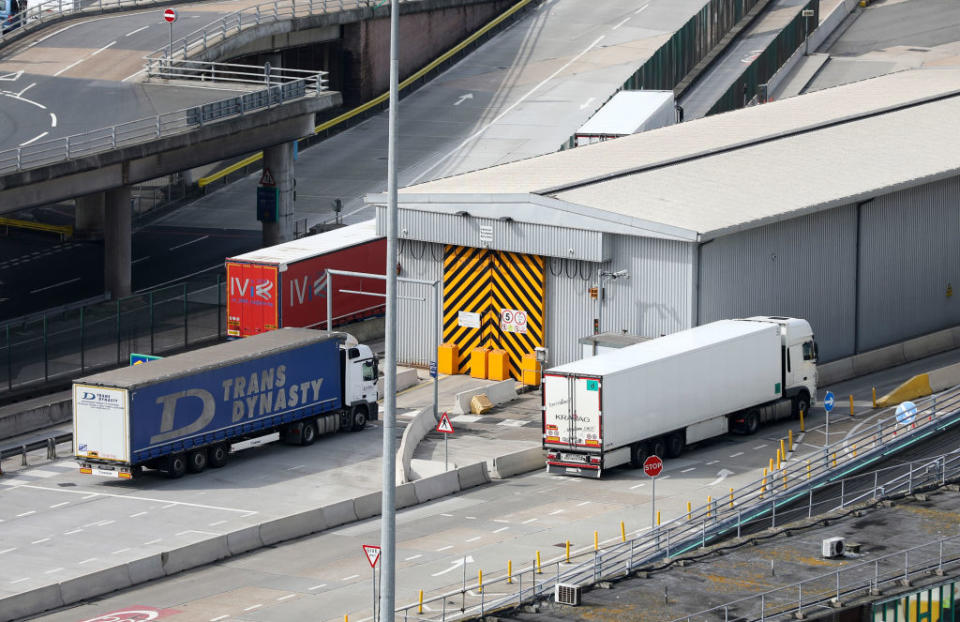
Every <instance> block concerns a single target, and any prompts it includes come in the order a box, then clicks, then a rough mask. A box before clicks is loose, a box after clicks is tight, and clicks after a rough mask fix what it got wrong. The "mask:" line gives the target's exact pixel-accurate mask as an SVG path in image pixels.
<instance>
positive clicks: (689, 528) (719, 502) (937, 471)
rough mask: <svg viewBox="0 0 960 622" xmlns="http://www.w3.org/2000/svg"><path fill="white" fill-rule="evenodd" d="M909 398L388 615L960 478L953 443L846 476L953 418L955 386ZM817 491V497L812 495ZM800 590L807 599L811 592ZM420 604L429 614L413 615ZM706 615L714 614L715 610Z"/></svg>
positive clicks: (476, 603)
mask: <svg viewBox="0 0 960 622" xmlns="http://www.w3.org/2000/svg"><path fill="white" fill-rule="evenodd" d="M917 406H918V413H917V415H916V417H915V419H914V420H913V421H911V422H909V423H907V424H902V423H899V422H897V420H896V418H895V417H894V416H893V413H892V409H891V410H890V411H889V412H890V417H889V418H887V419H885V420H882V421H879V422H878V423H877V424H876V425H874V426H871V427H870V428H868V429H864V430H861V431H859V432H857V433H855V434H854V435H852V436H851V437H849V438H847V439H844V440H843V441H840V442H838V443H834V444H833V445H829V446H827V447H825V448H824V449H823V450H822V451H817V452H814V453H813V454H810V455H808V456H805V457H803V458H802V459H796V460H791V461H789V462H787V463H784V464H782V465H781V468H780V469H778V470H776V471H775V472H774V473H772V474H771V473H766V474H765V475H764V476H762V477H760V478H759V479H757V480H754V481H753V482H750V483H749V484H747V485H745V486H743V487H741V488H740V489H739V490H731V492H730V495H729V496H728V497H727V496H725V497H724V498H722V499H716V500H711V501H710V502H709V503H708V504H707V505H704V506H701V507H699V508H696V509H691V511H690V512H684V513H682V514H681V515H680V516H677V517H675V518H673V519H671V520H669V521H667V522H666V523H664V524H663V525H659V526H657V527H655V528H653V529H650V530H649V531H646V532H644V533H642V534H641V535H638V536H637V537H634V538H632V539H624V541H622V542H619V543H616V544H614V545H612V546H606V547H600V546H597V547H585V548H582V549H580V550H578V551H574V552H571V554H570V556H569V558H568V557H566V555H561V556H559V557H557V558H554V559H551V560H547V561H545V562H543V565H542V566H541V564H540V563H539V561H533V562H531V565H530V568H529V569H527V570H522V571H520V572H515V573H510V574H504V575H502V576H498V577H496V578H494V579H492V580H484V582H483V584H482V585H481V584H480V583H479V582H477V583H472V584H467V582H466V576H464V581H463V584H462V585H461V586H460V587H458V588H456V589H452V590H448V591H446V592H444V593H442V594H438V595H432V596H430V597H429V598H428V599H426V600H422V601H418V602H415V603H411V604H409V605H404V606H401V607H398V608H397V610H396V611H397V614H402V615H403V617H404V620H407V619H411V618H412V619H415V620H431V621H433V620H451V619H453V620H457V619H464V618H472V617H476V616H483V615H487V614H490V613H492V612H493V611H494V610H498V609H504V608H511V607H514V606H518V605H521V604H523V603H524V602H526V601H528V600H531V599H538V598H541V597H543V596H544V595H548V594H549V593H551V590H552V589H553V587H554V586H555V585H556V584H557V583H573V584H578V585H588V584H592V583H597V582H599V581H601V580H605V579H610V578H618V577H623V576H626V575H628V574H630V573H631V572H633V571H634V570H637V569H639V568H645V567H650V566H651V565H652V564H655V563H656V562H658V561H660V560H663V559H666V558H672V557H675V556H678V555H683V554H686V553H690V552H693V551H696V550H698V549H700V548H704V547H706V546H707V545H709V544H712V543H714V542H717V541H719V540H720V539H722V538H728V537H732V536H738V537H740V536H742V535H743V534H744V533H748V532H749V533H752V532H755V531H761V530H763V529H767V528H770V527H776V526H777V525H778V524H779V525H783V524H785V523H788V522H791V521H795V520H798V519H801V518H805V517H808V516H813V515H814V514H822V513H824V512H829V511H833V510H837V509H843V508H847V507H849V506H850V505H851V504H854V503H861V502H864V501H867V500H875V499H881V498H885V497H890V496H894V495H898V494H906V493H910V492H913V491H915V490H917V489H919V488H923V487H926V486H932V485H940V484H942V483H944V482H946V481H949V480H952V479H954V478H958V477H960V450H957V451H955V452H953V453H950V454H945V455H944V456H940V457H938V458H935V459H929V460H922V461H917V462H914V463H910V464H907V465H898V466H896V467H890V468H887V469H883V470H878V471H875V472H871V473H869V474H866V475H862V474H861V475H854V472H856V471H860V470H862V469H863V468H865V467H866V466H868V465H869V464H871V463H873V462H876V461H878V460H880V459H882V458H883V457H884V455H885V454H889V453H890V452H891V451H895V450H896V449H898V448H899V447H900V446H901V445H907V444H913V443H916V442H917V441H919V440H922V439H923V438H926V437H927V436H930V435H932V434H936V433H938V432H939V431H940V430H941V429H943V428H946V427H948V426H950V425H953V424H955V423H958V422H960V387H958V388H954V389H951V390H949V391H945V392H943V393H941V394H939V395H934V396H931V397H929V398H926V399H924V400H918V404H917ZM817 495H819V496H821V497H823V496H826V498H821V499H817ZM958 552H960V548H958ZM901 555H902V553H901ZM544 568H547V570H544ZM831 576H832V575H831ZM507 586H509V587H507ZM491 591H492V592H493V593H492V594H491ZM808 596H810V598H813V595H812V594H810V595H808ZM451 599H455V600H459V601H460V606H459V607H456V608H455V609H453V610H452V611H448V610H447V607H448V605H447V603H448V601H449V600H451ZM808 602H809V601H807V600H802V601H801V605H802V606H806V603H808ZM422 609H426V610H427V611H428V613H427V614H426V615H425V614H424V613H421V610H422ZM714 613H715V612H714ZM681 619H684V620H685V619H686V618H681ZM691 619H692V618H691ZM710 619H716V615H714V616H713V617H712V618H710ZM758 619H759V618H758Z"/></svg>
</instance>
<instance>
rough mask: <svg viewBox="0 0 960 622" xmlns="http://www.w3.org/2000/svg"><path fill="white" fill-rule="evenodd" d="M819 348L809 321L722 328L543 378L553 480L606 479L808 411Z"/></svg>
mask: <svg viewBox="0 0 960 622" xmlns="http://www.w3.org/2000/svg"><path fill="white" fill-rule="evenodd" d="M814 396H816V344H815V342H814V338H813V333H812V331H811V330H810V325H809V324H808V323H807V322H806V321H805V320H798V319H793V318H784V317H776V316H773V317H754V318H749V319H745V320H721V321H719V322H713V323H710V324H705V325H703V326H698V327H696V328H692V329H690V330H684V331H680V332H677V333H674V334H672V335H667V336H665V337H660V338H657V339H653V340H650V341H646V342H643V343H639V344H637V345H633V346H629V347H626V348H623V349H620V350H615V351H611V352H605V353H603V354H599V355H597V356H593V357H590V358H586V359H582V360H579V361H574V362H572V363H568V364H566V365H561V366H559V367H554V368H552V369H549V370H547V371H545V372H544V375H543V447H544V449H546V450H547V471H548V472H550V473H569V474H575V475H587V476H592V477H600V475H601V473H602V472H603V471H604V470H606V469H609V468H612V467H615V466H618V465H621V464H626V463H631V464H633V465H634V466H640V465H642V464H643V461H644V460H645V459H646V458H647V456H650V455H657V456H660V457H676V456H678V455H680V453H682V452H683V450H684V448H685V447H687V446H689V445H692V444H694V443H696V442H698V441H702V440H705V439H707V438H711V437H714V436H719V435H721V434H726V433H727V432H728V431H730V430H732V429H733V430H737V431H742V432H745V433H750V434H752V433H754V432H756V430H757V428H758V427H759V426H760V424H762V423H765V422H767V421H772V420H776V419H781V418H785V417H789V416H791V415H793V414H796V413H798V412H799V410H800V409H803V410H808V409H809V408H810V404H811V403H812V400H813V398H814Z"/></svg>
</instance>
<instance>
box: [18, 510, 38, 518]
mask: <svg viewBox="0 0 960 622" xmlns="http://www.w3.org/2000/svg"><path fill="white" fill-rule="evenodd" d="M36 513H37V511H36V510H30V511H29V512H24V513H23V514H17V518H21V517H24V516H30V515H31V514H36Z"/></svg>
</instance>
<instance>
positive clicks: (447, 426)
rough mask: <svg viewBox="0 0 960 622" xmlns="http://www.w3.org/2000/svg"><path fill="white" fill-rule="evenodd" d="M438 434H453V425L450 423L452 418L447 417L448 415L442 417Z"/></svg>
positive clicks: (444, 414) (438, 425) (438, 426)
mask: <svg viewBox="0 0 960 622" xmlns="http://www.w3.org/2000/svg"><path fill="white" fill-rule="evenodd" d="M437 432H443V433H444V434H453V424H451V423H450V418H449V417H447V413H443V416H442V417H440V423H438V424H437Z"/></svg>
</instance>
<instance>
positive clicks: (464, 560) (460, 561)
mask: <svg viewBox="0 0 960 622" xmlns="http://www.w3.org/2000/svg"><path fill="white" fill-rule="evenodd" d="M472 563H473V557H471V556H470V555H467V556H466V557H461V558H460V559H457V560H454V561H452V562H450V567H449V568H447V569H446V570H441V571H440V572H435V573H433V574H432V575H431V576H433V577H439V576H440V575H444V574H447V573H448V572H450V571H452V570H456V569H457V568H459V567H460V566H463V565H465V564H472Z"/></svg>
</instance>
